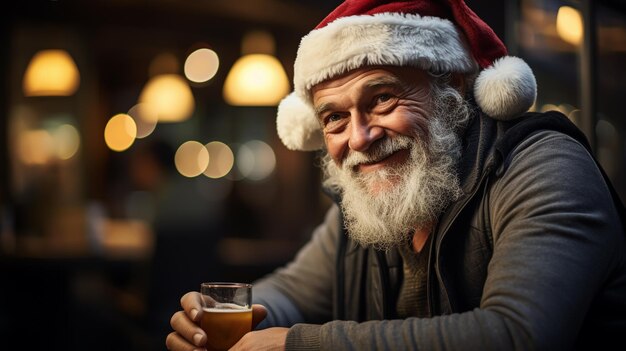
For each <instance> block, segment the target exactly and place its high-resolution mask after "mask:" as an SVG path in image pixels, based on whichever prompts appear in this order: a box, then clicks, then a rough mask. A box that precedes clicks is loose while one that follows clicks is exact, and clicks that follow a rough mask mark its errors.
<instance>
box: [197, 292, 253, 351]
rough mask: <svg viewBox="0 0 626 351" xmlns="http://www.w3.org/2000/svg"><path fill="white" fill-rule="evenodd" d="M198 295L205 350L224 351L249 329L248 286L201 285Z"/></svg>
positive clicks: (250, 300) (250, 296)
mask: <svg viewBox="0 0 626 351" xmlns="http://www.w3.org/2000/svg"><path fill="white" fill-rule="evenodd" d="M200 293H201V294H202V301H203V306H202V309H203V313H202V320H201V321H200V327H202V329H203V330H204V332H205V333H206V335H207V349H208V350H210V351H222V350H228V349H229V348H231V347H232V346H233V345H235V344H236V343H237V341H239V339H241V337H242V336H244V334H246V333H247V332H249V331H250V330H251V329H252V284H244V283H202V285H201V286H200Z"/></svg>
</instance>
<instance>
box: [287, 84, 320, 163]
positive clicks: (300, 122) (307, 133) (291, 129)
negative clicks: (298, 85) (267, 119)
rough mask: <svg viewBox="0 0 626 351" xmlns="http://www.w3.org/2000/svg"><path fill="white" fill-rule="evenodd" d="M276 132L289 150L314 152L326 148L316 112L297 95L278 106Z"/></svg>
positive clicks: (292, 95)
mask: <svg viewBox="0 0 626 351" xmlns="http://www.w3.org/2000/svg"><path fill="white" fill-rule="evenodd" d="M276 130H277V132H278V136H279V137H280V140H281V141H282V142H283V144H285V146H286V147H287V148H288V149H289V150H299V151H314V150H319V149H321V148H322V147H323V146H324V138H323V136H322V130H321V128H320V124H319V122H318V120H317V117H316V116H315V111H313V109H312V108H311V107H310V106H309V105H308V104H307V103H305V102H304V101H303V100H302V99H301V98H300V97H299V96H297V95H296V93H291V94H289V95H288V96H287V97H285V98H284V99H283V100H282V101H281V102H280V104H279V105H278V114H277V117H276Z"/></svg>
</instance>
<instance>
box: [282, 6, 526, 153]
mask: <svg viewBox="0 0 626 351" xmlns="http://www.w3.org/2000/svg"><path fill="white" fill-rule="evenodd" d="M373 65H391V66H412V67H417V68H420V69H424V70H428V71H432V72H438V73H447V72H450V73H471V72H479V75H478V77H477V78H476V81H475V84H474V97H475V100H476V103H477V105H478V107H480V108H481V109H482V111H483V112H485V113H486V114H487V115H489V116H490V117H492V118H495V119H498V120H508V119H511V118H514V117H515V116H517V115H519V114H520V113H523V112H525V111H527V110H528V109H529V108H530V107H531V106H532V104H533V103H534V101H535V98H536V91H537V84H536V81H535V77H534V75H533V72H532V70H531V69H530V67H528V65H527V64H526V63H525V62H524V61H523V60H521V59H519V58H517V57H513V56H508V55H507V50H506V47H505V46H504V44H503V43H502V41H501V40H500V39H499V38H498V37H497V36H496V34H495V33H494V32H493V30H492V29H491V28H490V27H489V26H488V25H487V24H486V23H485V22H483V21H482V20H481V19H480V18H479V17H478V16H477V15H476V14H475V13H474V12H473V11H472V10H471V9H470V8H469V7H467V5H466V4H465V3H464V2H463V1H462V0H439V1H437V0H413V1H385V0H346V1H345V2H344V3H342V4H341V5H339V7H337V8H336V9H335V10H334V11H333V12H331V13H330V14H329V15H328V16H327V17H326V18H325V19H324V20H323V21H322V22H321V23H320V24H319V25H318V26H317V27H316V28H315V29H314V30H312V31H311V32H310V33H309V34H307V35H306V36H304V37H303V38H302V41H301V42H300V47H299V49H298V53H297V57H296V61H295V64H294V92H293V93H291V94H290V95H289V96H287V97H286V98H285V99H283V100H282V101H281V103H280V104H279V106H278V116H277V120H276V124H277V131H278V135H279V137H280V139H281V140H282V142H283V144H285V146H287V148H289V149H291V150H302V151H309V150H318V149H321V148H322V147H323V136H322V131H321V127H320V124H319V122H318V119H317V117H316V116H315V112H314V110H313V103H312V99H311V88H312V87H313V86H315V85H316V84H318V83H321V82H323V81H325V80H328V79H331V78H334V77H337V76H339V75H341V74H344V73H346V72H349V71H351V70H354V69H357V68H359V67H363V66H373Z"/></svg>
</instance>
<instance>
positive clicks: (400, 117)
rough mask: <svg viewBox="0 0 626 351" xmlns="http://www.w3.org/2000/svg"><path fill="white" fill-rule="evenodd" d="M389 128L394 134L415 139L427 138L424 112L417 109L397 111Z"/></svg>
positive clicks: (426, 121) (426, 123) (426, 119)
mask: <svg viewBox="0 0 626 351" xmlns="http://www.w3.org/2000/svg"><path fill="white" fill-rule="evenodd" d="M398 112H399V113H398V114H397V115H396V118H394V119H393V120H392V121H390V124H389V127H390V129H393V130H394V131H395V132H396V133H398V134H402V135H406V136H410V137H415V138H426V137H427V136H428V118H427V115H426V111H425V110H423V109H419V108H407V109H404V110H402V111H398Z"/></svg>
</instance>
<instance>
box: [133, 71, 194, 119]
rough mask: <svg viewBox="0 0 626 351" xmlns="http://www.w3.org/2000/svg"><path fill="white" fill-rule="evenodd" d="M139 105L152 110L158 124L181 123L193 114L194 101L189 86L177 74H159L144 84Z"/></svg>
mask: <svg viewBox="0 0 626 351" xmlns="http://www.w3.org/2000/svg"><path fill="white" fill-rule="evenodd" d="M139 102H140V103H146V104H148V105H149V106H150V108H152V109H154V110H155V111H156V113H157V116H158V121H159V122H181V121H184V120H186V119H188V118H189V117H191V115H192V114H193V111H194V109H195V100H194V98H193V94H192V92H191V88H189V84H187V82H186V81H185V80H184V79H183V77H181V76H179V75H177V74H161V75H158V76H155V77H153V78H151V79H150V80H149V81H148V83H146V85H145V87H144V88H143V91H142V92H141V95H140V96H139Z"/></svg>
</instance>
